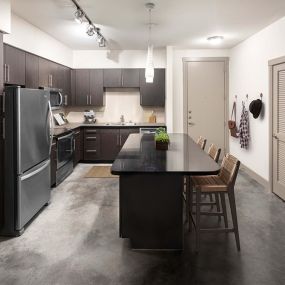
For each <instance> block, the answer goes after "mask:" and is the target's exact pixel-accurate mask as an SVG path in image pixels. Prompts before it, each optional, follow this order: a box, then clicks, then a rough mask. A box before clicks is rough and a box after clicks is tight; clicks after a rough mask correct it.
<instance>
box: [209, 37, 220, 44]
mask: <svg viewBox="0 0 285 285" xmlns="http://www.w3.org/2000/svg"><path fill="white" fill-rule="evenodd" d="M223 39H224V37H222V36H213V37H208V38H207V40H208V41H209V42H210V43H211V44H213V45H218V44H220V43H222V41H223Z"/></svg>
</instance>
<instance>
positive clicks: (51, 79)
mask: <svg viewBox="0 0 285 285" xmlns="http://www.w3.org/2000/svg"><path fill="white" fill-rule="evenodd" d="M50 81H51V84H50V86H51V87H52V85H53V82H52V81H53V78H52V74H51V75H50Z"/></svg>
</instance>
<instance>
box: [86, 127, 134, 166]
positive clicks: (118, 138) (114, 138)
mask: <svg viewBox="0 0 285 285" xmlns="http://www.w3.org/2000/svg"><path fill="white" fill-rule="evenodd" d="M131 133H139V129H138V128H128V129H126V128H121V129H120V128H100V129H99V128H98V129H95V128H85V129H84V160H85V161H95V162H96V161H106V162H112V161H114V160H115V159H116V157H117V155H118V153H119V152H120V150H121V148H122V147H123V145H124V143H125V142H126V140H127V138H128V136H129V134H131Z"/></svg>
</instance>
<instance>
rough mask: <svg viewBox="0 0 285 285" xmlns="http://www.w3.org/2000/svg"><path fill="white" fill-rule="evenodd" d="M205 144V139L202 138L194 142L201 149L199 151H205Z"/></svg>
mask: <svg viewBox="0 0 285 285" xmlns="http://www.w3.org/2000/svg"><path fill="white" fill-rule="evenodd" d="M206 142H207V140H206V139H205V138H203V137H201V136H200V137H199V138H198V139H197V141H196V143H197V144H198V145H199V146H200V147H201V149H203V150H204V149H205V146H206Z"/></svg>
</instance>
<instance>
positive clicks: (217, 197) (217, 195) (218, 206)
mask: <svg viewBox="0 0 285 285" xmlns="http://www.w3.org/2000/svg"><path fill="white" fill-rule="evenodd" d="M215 200H216V206H217V211H218V212H221V207H220V197H219V194H218V193H215ZM218 219H219V222H220V221H221V216H218Z"/></svg>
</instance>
